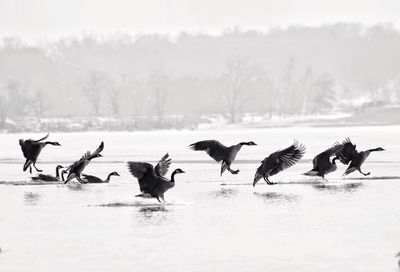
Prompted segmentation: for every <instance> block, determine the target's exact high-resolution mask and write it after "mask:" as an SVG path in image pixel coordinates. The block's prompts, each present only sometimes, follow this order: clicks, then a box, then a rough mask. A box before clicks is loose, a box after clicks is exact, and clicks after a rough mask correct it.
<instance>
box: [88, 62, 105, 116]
mask: <svg viewBox="0 0 400 272" xmlns="http://www.w3.org/2000/svg"><path fill="white" fill-rule="evenodd" d="M107 88H109V78H108V76H107V74H106V73H104V72H101V71H97V70H92V71H91V72H90V73H89V76H88V78H87V81H86V82H85V84H84V86H83V88H82V93H83V94H84V95H85V96H86V98H87V101H88V102H89V104H90V105H91V107H92V109H93V110H94V113H95V115H96V116H98V115H99V114H100V102H101V94H102V93H103V92H104V91H105V90H107Z"/></svg>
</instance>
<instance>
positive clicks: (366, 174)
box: [358, 169, 371, 176]
mask: <svg viewBox="0 0 400 272" xmlns="http://www.w3.org/2000/svg"><path fill="white" fill-rule="evenodd" d="M358 171H359V172H360V173H361V174H363V175H364V176H368V175H370V174H371V172H368V173H363V172H362V171H361V169H358Z"/></svg>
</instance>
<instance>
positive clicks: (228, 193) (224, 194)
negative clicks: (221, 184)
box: [210, 188, 237, 199]
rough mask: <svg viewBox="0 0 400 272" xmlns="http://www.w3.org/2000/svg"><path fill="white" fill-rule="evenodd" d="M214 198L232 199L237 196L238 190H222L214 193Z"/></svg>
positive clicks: (212, 195)
mask: <svg viewBox="0 0 400 272" xmlns="http://www.w3.org/2000/svg"><path fill="white" fill-rule="evenodd" d="M210 195H211V197H212V198H215V199H219V198H221V199H230V198H232V197H234V196H236V195H237V190H235V189H232V188H222V189H219V190H217V191H213V192H211V193H210Z"/></svg>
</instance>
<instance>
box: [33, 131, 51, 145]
mask: <svg viewBox="0 0 400 272" xmlns="http://www.w3.org/2000/svg"><path fill="white" fill-rule="evenodd" d="M49 136H50V133H47V135H46V136H44V137H43V138H40V139H39V140H31V141H32V142H35V143H38V142H41V141H44V140H46V139H47V138H49Z"/></svg>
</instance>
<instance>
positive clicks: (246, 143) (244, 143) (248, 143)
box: [240, 141, 257, 145]
mask: <svg viewBox="0 0 400 272" xmlns="http://www.w3.org/2000/svg"><path fill="white" fill-rule="evenodd" d="M240 145H257V144H256V143H255V142H253V141H250V142H242V143H240Z"/></svg>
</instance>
